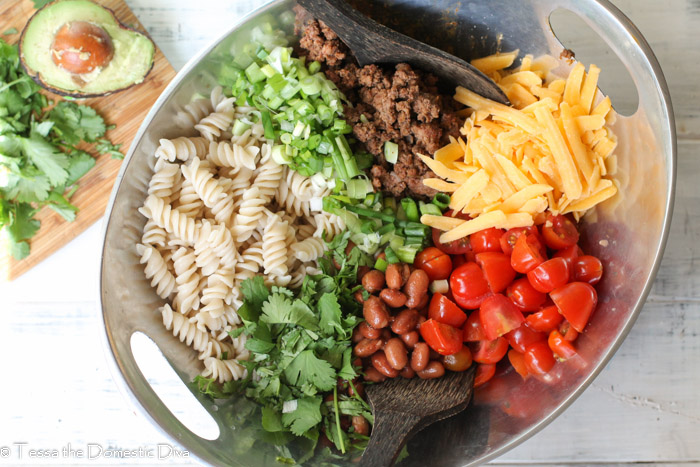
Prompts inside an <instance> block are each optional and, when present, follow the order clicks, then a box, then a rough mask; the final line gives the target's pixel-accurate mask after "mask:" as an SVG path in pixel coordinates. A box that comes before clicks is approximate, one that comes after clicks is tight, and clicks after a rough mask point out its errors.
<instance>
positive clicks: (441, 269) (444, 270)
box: [413, 246, 452, 281]
mask: <svg viewBox="0 0 700 467" xmlns="http://www.w3.org/2000/svg"><path fill="white" fill-rule="evenodd" d="M413 265H414V266H415V267H417V268H418V269H422V270H423V271H425V273H426V274H428V277H429V278H430V280H431V281H438V280H442V279H447V278H448V277H450V273H451V272H452V259H451V258H450V256H449V255H447V254H445V253H443V252H442V251H440V250H439V249H437V248H435V247H434V246H431V247H428V248H426V249H425V250H423V251H421V252H420V253H418V255H416V260H415V261H414V262H413Z"/></svg>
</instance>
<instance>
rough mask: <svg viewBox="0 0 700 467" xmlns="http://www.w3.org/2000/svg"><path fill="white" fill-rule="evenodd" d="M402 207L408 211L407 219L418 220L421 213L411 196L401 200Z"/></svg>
mask: <svg viewBox="0 0 700 467" xmlns="http://www.w3.org/2000/svg"><path fill="white" fill-rule="evenodd" d="M401 207H402V208H403V211H404V212H405V213H406V220H408V221H410V222H418V220H419V219H420V215H419V214H418V206H417V205H416V202H415V201H413V199H411V198H404V199H402V200H401Z"/></svg>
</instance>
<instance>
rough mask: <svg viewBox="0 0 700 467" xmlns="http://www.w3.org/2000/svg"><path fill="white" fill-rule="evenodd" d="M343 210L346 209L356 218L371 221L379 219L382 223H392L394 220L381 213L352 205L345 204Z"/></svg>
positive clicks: (392, 217)
mask: <svg viewBox="0 0 700 467" xmlns="http://www.w3.org/2000/svg"><path fill="white" fill-rule="evenodd" d="M345 209H347V210H348V211H350V212H354V213H355V214H357V215H358V216H362V217H369V218H371V219H380V220H382V221H384V222H394V221H395V220H396V219H395V218H394V216H389V215H386V214H384V213H381V212H377V211H373V210H371V209H367V208H361V207H359V206H354V205H352V204H346V205H345Z"/></svg>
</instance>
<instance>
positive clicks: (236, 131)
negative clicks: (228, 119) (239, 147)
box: [232, 119, 251, 136]
mask: <svg viewBox="0 0 700 467" xmlns="http://www.w3.org/2000/svg"><path fill="white" fill-rule="evenodd" d="M250 126H251V125H250V124H248V123H245V122H243V121H241V119H236V121H235V122H233V130H232V131H233V135H234V136H241V135H242V134H243V133H245V132H246V130H248V129H249V128H250Z"/></svg>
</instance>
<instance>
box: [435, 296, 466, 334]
mask: <svg viewBox="0 0 700 467" xmlns="http://www.w3.org/2000/svg"><path fill="white" fill-rule="evenodd" d="M428 318H430V319H434V320H436V321H439V322H441V323H444V324H449V325H450V326H454V327H456V328H461V327H462V325H463V324H464V322H465V321H466V320H467V315H466V314H465V313H464V312H463V311H462V310H461V309H460V308H459V307H458V306H457V305H455V303H454V302H453V301H452V300H450V299H449V298H447V297H445V296H444V295H443V294H441V293H436V294H434V295H433V298H431V299H430V308H429V310H428Z"/></svg>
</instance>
